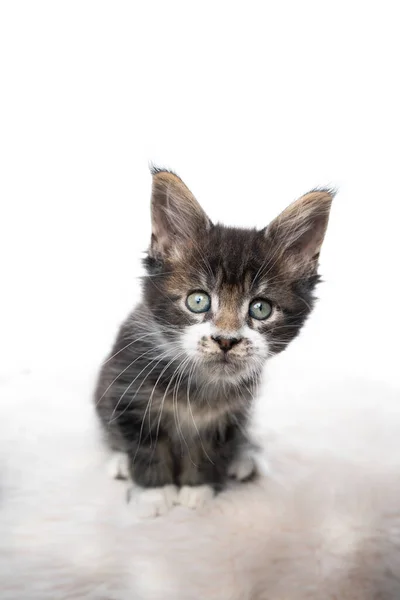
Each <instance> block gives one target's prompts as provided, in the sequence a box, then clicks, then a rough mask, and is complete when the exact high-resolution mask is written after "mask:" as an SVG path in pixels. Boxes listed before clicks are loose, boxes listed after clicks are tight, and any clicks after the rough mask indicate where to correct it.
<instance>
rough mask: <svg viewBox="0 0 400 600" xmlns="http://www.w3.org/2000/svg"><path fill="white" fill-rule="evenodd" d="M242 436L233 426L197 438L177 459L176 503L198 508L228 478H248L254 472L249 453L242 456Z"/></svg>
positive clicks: (223, 484)
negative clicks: (178, 484) (179, 469)
mask: <svg viewBox="0 0 400 600" xmlns="http://www.w3.org/2000/svg"><path fill="white" fill-rule="evenodd" d="M242 448H243V435H242V434H241V432H240V430H239V429H238V427H236V426H235V425H228V426H226V427H216V429H215V430H214V431H209V432H207V434H204V435H203V436H202V439H201V440H200V439H199V437H198V438H197V440H196V442H195V443H192V444H191V445H190V447H188V449H187V453H185V455H184V456H182V458H181V472H180V484H181V489H180V491H179V504H183V505H185V506H188V507H190V508H198V507H201V506H203V505H204V504H206V503H207V502H208V501H209V500H210V499H211V498H212V497H213V496H214V495H215V493H216V492H219V491H221V490H223V489H224V488H225V486H226V483H227V480H228V478H229V477H236V478H237V479H238V480H239V481H243V480H245V479H248V478H249V477H250V476H251V473H252V472H253V471H254V461H253V459H252V457H251V456H250V454H246V455H244V454H242Z"/></svg>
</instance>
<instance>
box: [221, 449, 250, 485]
mask: <svg viewBox="0 0 400 600" xmlns="http://www.w3.org/2000/svg"><path fill="white" fill-rule="evenodd" d="M255 470H256V463H255V461H254V458H253V457H252V455H251V454H250V453H249V452H243V454H241V455H240V456H238V457H237V458H235V460H234V461H233V462H232V463H231V465H230V466H229V469H228V475H229V477H234V478H235V479H237V480H238V481H245V480H246V479H250V477H251V476H252V475H253V474H254V473H255Z"/></svg>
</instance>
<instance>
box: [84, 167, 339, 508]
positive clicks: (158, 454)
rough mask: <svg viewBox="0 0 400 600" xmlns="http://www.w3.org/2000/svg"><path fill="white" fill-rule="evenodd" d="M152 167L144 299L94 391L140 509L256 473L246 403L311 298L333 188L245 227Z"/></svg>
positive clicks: (196, 499) (203, 497) (121, 472)
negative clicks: (223, 218) (226, 222)
mask: <svg viewBox="0 0 400 600" xmlns="http://www.w3.org/2000/svg"><path fill="white" fill-rule="evenodd" d="M152 175H153V189H152V198H151V211H152V235H151V243H150V248H149V250H148V254H147V257H146V259H145V267H146V271H147V276H146V277H145V278H144V285H143V299H142V302H141V303H140V304H139V306H137V307H136V308H135V310H134V311H133V312H132V313H131V314H130V315H129V316H128V318H127V319H126V321H125V322H124V323H123V325H122V326H121V329H120V331H119V334H118V336H117V339H116V342H115V344H114V347H113V349H112V351H111V354H110V356H109V358H108V360H107V361H106V362H105V363H104V365H103V367H102V369H101V372H100V377H99V381H98V385H97V390H96V394H95V402H96V407H97V411H98V414H99V416H100V420H101V422H102V424H103V429H104V432H105V434H106V438H107V441H108V444H109V446H110V447H111V449H112V450H114V451H115V452H117V453H119V454H117V455H116V456H117V462H116V463H115V472H114V476H116V477H125V478H126V477H128V476H130V477H131V478H132V480H133V482H134V483H135V484H136V486H135V489H136V492H135V494H134V498H135V500H136V501H137V502H138V505H139V507H140V508H141V510H142V513H143V515H144V516H146V515H156V514H161V513H163V512H165V511H166V510H168V509H169V508H170V507H171V505H172V504H175V503H179V504H184V505H187V506H191V507H196V506H199V505H201V504H203V503H204V502H206V501H207V500H208V499H209V498H210V497H212V495H213V494H214V493H215V492H216V491H219V490H221V489H223V488H224V486H225V485H226V482H227V481H228V477H229V476H235V477H237V478H238V479H240V480H243V479H246V478H248V477H249V476H250V475H251V474H252V471H253V468H254V466H253V460H252V458H251V454H250V453H249V441H248V440H247V437H246V424H247V419H248V413H249V408H250V406H251V403H252V399H253V397H254V395H255V394H256V393H257V388H258V386H259V383H260V378H261V374H262V370H263V366H264V363H265V361H266V360H267V358H268V357H270V356H272V355H274V354H276V353H278V352H281V351H282V350H283V349H284V348H285V347H286V346H287V345H288V344H289V342H290V341H291V340H292V339H293V338H294V337H295V336H296V335H297V334H298V333H299V331H300V329H301V327H302V325H303V323H304V321H305V320H306V318H307V316H308V315H309V313H310V311H311V309H312V306H313V303H314V296H313V290H314V288H315V285H316V284H317V282H318V280H319V276H318V274H317V267H318V255H319V251H320V248H321V244H322V241H323V238H324V235H325V231H326V227H327V223H328V218H329V211H330V207H331V202H332V198H333V193H332V192H331V191H329V190H323V189H321V190H314V191H312V192H310V193H308V194H306V195H305V196H303V197H302V198H300V199H299V200H297V201H296V202H294V203H293V204H291V205H290V206H289V207H288V208H287V209H286V210H285V211H284V212H283V213H282V214H281V215H280V216H279V217H278V218H277V219H275V220H274V221H272V223H271V224H270V225H269V226H268V227H266V228H264V229H262V230H261V231H256V230H255V229H253V230H248V229H237V228H232V227H225V226H222V225H218V224H217V225H214V224H213V223H212V222H211V221H210V219H209V218H208V216H207V215H206V214H205V213H204V211H203V210H202V208H201V207H200V205H199V204H198V202H197V200H196V199H195V198H194V196H193V195H192V193H191V192H190V191H189V189H188V188H187V187H186V185H185V184H184V183H183V181H182V180H181V179H180V178H179V177H178V176H177V175H175V174H174V173H171V172H169V171H165V170H159V169H153V170H152ZM121 453H122V454H121Z"/></svg>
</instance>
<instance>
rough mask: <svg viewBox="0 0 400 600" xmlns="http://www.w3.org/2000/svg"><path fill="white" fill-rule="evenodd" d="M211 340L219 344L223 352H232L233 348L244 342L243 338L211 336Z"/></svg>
mask: <svg viewBox="0 0 400 600" xmlns="http://www.w3.org/2000/svg"><path fill="white" fill-rule="evenodd" d="M211 339H212V340H213V341H214V342H215V343H216V344H218V346H219V347H220V349H221V350H222V351H223V352H229V350H232V348H233V346H236V345H237V344H239V342H241V340H242V338H237V337H223V336H221V335H216V336H211Z"/></svg>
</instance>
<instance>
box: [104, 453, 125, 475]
mask: <svg viewBox="0 0 400 600" xmlns="http://www.w3.org/2000/svg"><path fill="white" fill-rule="evenodd" d="M107 471H108V474H109V475H110V477H111V478H112V479H129V460H128V455H127V454H125V452H114V453H113V455H112V457H111V458H110V460H109V462H108V465H107Z"/></svg>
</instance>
